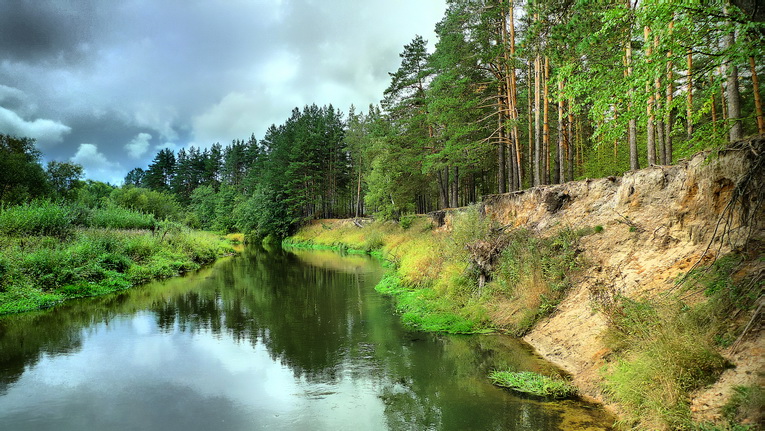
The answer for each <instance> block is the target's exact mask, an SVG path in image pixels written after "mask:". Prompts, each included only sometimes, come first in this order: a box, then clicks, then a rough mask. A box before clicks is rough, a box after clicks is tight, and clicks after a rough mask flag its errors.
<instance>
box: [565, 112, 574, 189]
mask: <svg viewBox="0 0 765 431" xmlns="http://www.w3.org/2000/svg"><path fill="white" fill-rule="evenodd" d="M573 105H574V100H573V99H570V100H569V102H568V123H567V124H566V129H567V130H566V131H567V133H566V136H567V137H568V139H567V144H568V175H567V178H566V179H567V180H568V181H573V180H574V144H575V142H574V113H573V112H571V106H573Z"/></svg>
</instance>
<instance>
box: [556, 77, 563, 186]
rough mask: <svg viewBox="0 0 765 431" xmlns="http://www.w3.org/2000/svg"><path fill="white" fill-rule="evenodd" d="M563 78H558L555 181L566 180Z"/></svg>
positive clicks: (561, 181)
mask: <svg viewBox="0 0 765 431" xmlns="http://www.w3.org/2000/svg"><path fill="white" fill-rule="evenodd" d="M563 127H564V126H563V79H558V157H556V159H555V160H556V162H555V168H556V169H555V181H554V182H555V183H565V182H566V163H565V148H564V146H565V144H564V139H563V137H564V135H565V134H566V131H565V130H564V128H563Z"/></svg>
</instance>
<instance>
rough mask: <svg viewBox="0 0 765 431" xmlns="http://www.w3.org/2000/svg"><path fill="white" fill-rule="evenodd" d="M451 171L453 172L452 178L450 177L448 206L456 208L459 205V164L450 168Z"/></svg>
mask: <svg viewBox="0 0 765 431" xmlns="http://www.w3.org/2000/svg"><path fill="white" fill-rule="evenodd" d="M452 172H454V178H453V179H452V190H451V198H450V199H449V201H450V202H449V206H450V207H451V208H457V207H459V206H460V204H459V189H460V168H459V166H455V167H454V168H453V169H452Z"/></svg>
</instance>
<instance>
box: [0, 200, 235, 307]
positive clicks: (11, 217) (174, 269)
mask: <svg viewBox="0 0 765 431" xmlns="http://www.w3.org/2000/svg"><path fill="white" fill-rule="evenodd" d="M149 228H151V230H148V229H149ZM232 251H233V250H232V249H231V247H230V245H228V243H227V242H226V241H225V239H223V238H221V237H219V236H217V235H214V234H210V233H205V232H193V231H190V230H188V229H185V228H182V227H181V226H180V225H178V224H176V223H172V222H156V220H155V219H154V216H153V215H146V214H142V213H139V212H136V211H132V210H127V209H123V208H116V207H110V208H94V209H89V208H85V207H79V206H76V205H66V204H62V205H59V204H55V203H52V202H49V201H39V202H33V203H29V204H25V205H19V206H15V207H8V208H3V209H2V211H0V314H4V313H11V312H19V311H26V310H33V309H38V308H44V307H48V306H51V305H54V304H56V303H57V302H60V301H62V300H65V299H69V298H75V297H82V296H92V295H100V294H104V293H108V292H113V291H115V290H120V289H125V288H128V287H130V286H132V285H135V284H137V283H141V282H145V281H148V280H152V279H156V278H164V277H171V276H174V275H178V274H180V273H183V272H186V271H190V270H194V269H198V268H199V267H200V265H202V264H204V263H208V262H211V261H213V260H214V259H215V258H216V257H217V256H220V255H222V254H225V253H230V252H232Z"/></svg>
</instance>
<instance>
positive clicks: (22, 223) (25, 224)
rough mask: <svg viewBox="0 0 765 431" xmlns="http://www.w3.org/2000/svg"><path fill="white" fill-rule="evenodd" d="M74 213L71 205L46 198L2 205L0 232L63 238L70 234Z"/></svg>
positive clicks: (0, 210)
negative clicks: (19, 203)
mask: <svg viewBox="0 0 765 431" xmlns="http://www.w3.org/2000/svg"><path fill="white" fill-rule="evenodd" d="M76 215H77V213H76V212H75V211H74V210H73V208H72V207H71V206H69V205H59V204H56V203H53V202H51V201H47V200H44V201H35V202H31V203H25V204H21V205H16V206H10V207H4V208H0V233H2V234H5V235H11V236H26V235H45V236H54V237H58V238H64V237H67V236H69V235H71V234H72V229H73V223H74V221H75V219H76Z"/></svg>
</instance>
